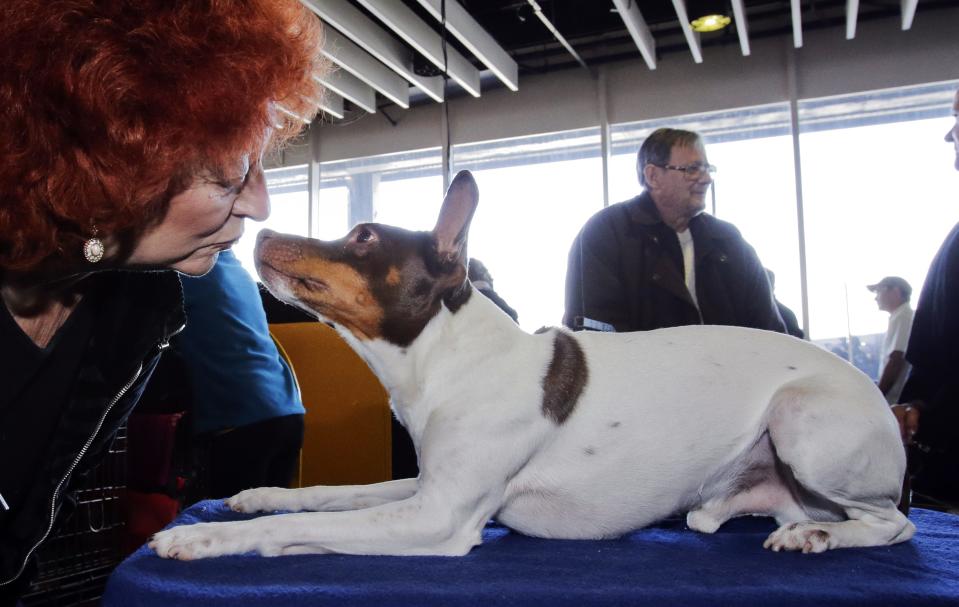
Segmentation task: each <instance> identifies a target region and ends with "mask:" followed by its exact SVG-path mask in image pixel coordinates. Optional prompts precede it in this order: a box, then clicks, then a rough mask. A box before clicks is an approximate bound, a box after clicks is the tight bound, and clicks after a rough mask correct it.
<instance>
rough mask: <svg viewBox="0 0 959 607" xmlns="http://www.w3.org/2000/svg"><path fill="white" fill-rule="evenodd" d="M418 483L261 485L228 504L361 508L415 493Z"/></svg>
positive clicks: (248, 508)
mask: <svg viewBox="0 0 959 607" xmlns="http://www.w3.org/2000/svg"><path fill="white" fill-rule="evenodd" d="M416 487H417V481H416V479H415V478H404V479H400V480H393V481H386V482H385V483H375V484H372V485H329V486H322V485H321V486H316V487H304V488H302V489H283V488H280V487H259V488H257V489H247V490H246V491H241V492H240V493H237V494H236V495H234V496H233V497H231V498H229V499H227V500H226V505H227V506H229V507H230V508H231V509H233V510H235V511H237V512H273V511H275V510H287V511H290V512H299V511H303V510H310V511H324V512H335V511H342V510H362V509H364V508H370V507H372V506H379V505H380V504H386V503H389V502H395V501H399V500H404V499H407V498H408V497H411V496H412V495H413V494H414V493H416Z"/></svg>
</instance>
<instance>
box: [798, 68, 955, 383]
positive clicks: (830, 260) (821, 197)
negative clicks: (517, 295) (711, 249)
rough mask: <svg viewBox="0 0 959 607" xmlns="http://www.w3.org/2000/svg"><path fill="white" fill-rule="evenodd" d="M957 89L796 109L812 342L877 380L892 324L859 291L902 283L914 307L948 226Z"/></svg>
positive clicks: (874, 95)
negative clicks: (849, 346)
mask: <svg viewBox="0 0 959 607" xmlns="http://www.w3.org/2000/svg"><path fill="white" fill-rule="evenodd" d="M955 89H956V83H946V84H938V85H931V86H923V87H911V88H909V89H897V90H891V91H876V92H871V93H867V94H858V95H850V96H843V97H838V98H830V99H823V100H811V101H806V102H802V103H801V104H800V115H799V120H800V150H801V154H802V176H803V207H804V210H805V223H806V238H807V247H806V254H807V269H808V274H809V309H810V332H811V337H812V338H813V339H815V340H817V341H823V342H825V344H826V345H827V347H829V348H830V349H832V350H834V351H837V352H838V353H840V354H844V355H847V356H848V352H847V350H846V345H845V344H846V343H847V342H849V341H850V340H851V341H852V343H854V344H856V343H859V344H860V346H859V349H854V352H853V359H854V362H855V363H856V364H857V366H859V367H860V368H862V369H863V370H864V371H866V372H867V373H869V374H871V375H873V376H875V374H876V373H877V372H878V364H879V361H878V356H877V352H878V348H879V344H880V343H881V339H882V336H883V334H884V333H885V330H886V326H887V323H888V319H889V316H888V314H887V313H885V312H880V311H879V310H878V309H877V307H876V303H875V296H874V294H873V293H870V292H869V291H868V290H866V285H868V284H873V283H876V282H878V281H879V279H881V278H882V277H883V276H889V275H894V276H902V277H903V278H905V279H906V280H907V281H908V282H909V283H910V285H911V286H912V287H913V301H912V304H913V306H915V303H916V300H917V299H918V294H919V291H920V289H921V287H922V283H923V281H924V280H925V275H926V271H927V270H928V267H929V263H930V262H931V260H932V258H933V256H934V255H935V253H936V251H937V250H938V248H939V245H940V244H941V243H942V240H943V238H944V237H945V235H946V233H947V232H948V231H949V229H950V228H951V227H952V225H953V224H954V223H955V218H956V205H955V196H954V195H953V192H954V191H955V179H956V178H955V171H954V170H953V168H952V164H953V163H952V160H953V154H954V152H953V150H952V148H951V146H949V145H946V144H945V143H943V135H944V134H945V132H946V131H947V130H948V128H949V126H950V125H951V124H952V118H951V104H952V95H953V93H954V91H955Z"/></svg>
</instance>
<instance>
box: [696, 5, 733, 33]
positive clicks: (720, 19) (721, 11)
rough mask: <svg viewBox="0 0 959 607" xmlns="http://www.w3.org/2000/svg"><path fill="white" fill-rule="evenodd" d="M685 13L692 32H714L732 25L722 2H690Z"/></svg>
mask: <svg viewBox="0 0 959 607" xmlns="http://www.w3.org/2000/svg"><path fill="white" fill-rule="evenodd" d="M687 13H688V14H689V25H690V26H691V27H692V28H693V31H694V32H715V31H718V30H721V29H723V28H724V27H726V26H727V25H729V24H730V23H732V19H731V18H730V17H729V10H728V9H727V7H726V3H725V2H723V1H722V0H719V1H716V0H690V2H689V5H688V7H687Z"/></svg>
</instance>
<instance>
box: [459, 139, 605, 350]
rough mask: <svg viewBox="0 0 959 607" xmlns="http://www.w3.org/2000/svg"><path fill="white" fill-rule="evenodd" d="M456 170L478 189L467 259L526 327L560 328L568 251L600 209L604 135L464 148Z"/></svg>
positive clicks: (474, 145)
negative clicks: (483, 271)
mask: <svg viewBox="0 0 959 607" xmlns="http://www.w3.org/2000/svg"><path fill="white" fill-rule="evenodd" d="M453 164H454V169H455V170H460V169H470V170H471V171H472V172H473V176H474V177H475V178H476V181H477V184H478V185H479V191H480V204H479V208H478V209H477V211H476V215H475V216H474V218H473V224H472V228H471V230H470V240H469V253H470V255H471V256H473V257H476V258H477V259H480V260H481V261H482V262H483V263H484V264H485V265H486V267H487V268H488V269H489V271H490V274H491V275H492V277H493V279H494V287H495V290H496V292H497V293H499V294H500V296H501V297H503V299H505V300H506V302H507V303H509V305H510V306H512V307H513V308H515V309H516V311H517V312H518V313H519V322H520V325H521V326H522V327H523V328H524V329H526V330H527V331H534V330H536V329H538V328H539V327H542V326H544V325H558V324H560V323H561V322H562V320H563V311H564V308H565V284H566V259H567V256H568V254H569V248H570V245H571V244H572V242H573V239H574V238H575V237H576V234H577V233H578V232H579V230H580V228H582V226H583V224H584V223H585V222H586V220H587V219H588V218H589V217H590V216H591V215H592V214H593V213H595V212H596V211H598V210H600V209H601V208H602V207H603V200H602V192H603V189H602V188H603V181H602V180H603V173H602V163H601V160H600V156H599V129H584V130H580V131H567V132H564V133H554V134H549V135H539V136H534V137H524V138H520V139H510V140H506V141H496V142H487V143H476V144H468V145H459V146H455V147H454V148H453Z"/></svg>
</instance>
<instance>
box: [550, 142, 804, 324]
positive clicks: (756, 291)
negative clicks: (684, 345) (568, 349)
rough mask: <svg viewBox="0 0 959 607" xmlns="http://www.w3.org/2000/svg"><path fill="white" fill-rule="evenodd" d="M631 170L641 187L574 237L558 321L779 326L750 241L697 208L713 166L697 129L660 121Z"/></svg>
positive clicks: (590, 222) (723, 222)
mask: <svg viewBox="0 0 959 607" xmlns="http://www.w3.org/2000/svg"><path fill="white" fill-rule="evenodd" d="M636 170H637V173H638V176H639V181H640V183H641V184H642V185H643V186H644V187H645V191H644V192H643V193H642V194H640V195H639V196H637V197H635V198H633V199H632V200H628V201H626V202H622V203H619V204H614V205H611V206H609V207H607V208H605V209H603V210H602V211H599V212H598V213H596V214H595V215H593V216H592V217H591V218H590V219H589V221H587V222H586V225H585V226H584V227H583V229H582V230H581V231H580V233H579V235H577V236H576V239H575V240H574V241H573V246H572V247H571V248H570V252H569V261H568V264H567V269H566V313H565V315H564V316H563V324H565V325H566V326H567V327H570V328H572V329H574V330H579V329H594V330H601V331H647V330H651V329H659V328H662V327H675V326H680V325H696V324H707V325H738V326H743V327H753V328H755V329H768V330H771V331H779V332H785V330H786V327H785V326H784V325H783V321H782V319H781V318H780V317H779V312H778V310H777V309H776V304H775V302H774V301H773V296H772V290H771V289H770V287H769V280H767V278H766V273H765V271H764V270H763V266H762V264H761V263H760V261H759V257H757V256H756V251H755V250H753V248H752V247H751V246H750V245H749V243H747V242H746V241H745V239H743V237H742V234H740V233H739V230H737V229H736V227H735V226H734V225H733V224H731V223H728V222H725V221H722V220H719V219H717V218H715V217H713V216H711V215H709V214H706V213H703V210H704V209H705V208H706V202H705V201H706V192H707V191H709V186H710V185H711V184H712V182H713V179H712V173H713V172H714V171H715V170H716V167H714V166H712V165H711V164H709V162H708V161H707V160H706V148H705V147H704V146H703V141H702V138H701V137H700V136H699V134H697V133H694V132H691V131H684V130H680V129H666V128H663V129H657V130H655V131H653V133H651V134H650V135H649V137H647V138H646V140H645V141H643V145H642V146H641V147H640V149H639V154H638V157H637V163H636Z"/></svg>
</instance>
